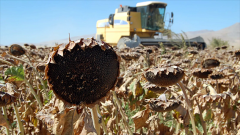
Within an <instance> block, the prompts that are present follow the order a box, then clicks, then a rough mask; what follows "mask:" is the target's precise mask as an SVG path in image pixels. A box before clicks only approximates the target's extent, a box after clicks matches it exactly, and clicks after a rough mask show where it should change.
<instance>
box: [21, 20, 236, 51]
mask: <svg viewBox="0 0 240 135" xmlns="http://www.w3.org/2000/svg"><path fill="white" fill-rule="evenodd" d="M185 33H186V34H187V36H188V38H189V39H190V38H194V37H197V36H201V37H202V38H203V39H204V41H205V42H206V43H207V44H209V40H211V39H212V38H213V37H216V38H221V39H222V40H226V41H228V42H229V45H230V46H235V47H237V48H240V23H235V24H233V25H232V26H229V27H226V28H224V29H221V30H218V31H213V30H199V31H188V32H185ZM91 37H95V34H89V35H81V36H76V37H71V40H72V41H76V40H79V39H80V38H91ZM68 41H69V39H68V38H66V39H60V40H52V41H47V42H41V43H33V44H35V45H37V46H45V45H46V46H54V45H55V43H58V44H60V43H68ZM19 44H20V45H23V44H24V43H19ZM29 44H30V43H29Z"/></svg>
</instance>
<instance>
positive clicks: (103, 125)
mask: <svg viewBox="0 0 240 135" xmlns="http://www.w3.org/2000/svg"><path fill="white" fill-rule="evenodd" d="M96 106H97V112H98V114H100V115H101V111H100V109H99V105H96ZM101 125H102V128H103V132H104V133H105V134H106V135H107V134H108V132H107V128H106V125H105V123H104V122H103V120H101Z"/></svg>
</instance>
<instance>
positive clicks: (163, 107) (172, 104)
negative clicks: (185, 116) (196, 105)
mask: <svg viewBox="0 0 240 135" xmlns="http://www.w3.org/2000/svg"><path fill="white" fill-rule="evenodd" d="M145 102H147V103H149V108H150V109H151V110H153V111H156V112H169V111H172V110H174V109H176V108H177V107H178V106H179V105H180V104H181V102H180V101H178V100H176V99H170V100H167V101H164V100H161V99H158V98H151V99H145Z"/></svg>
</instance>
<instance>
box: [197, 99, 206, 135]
mask: <svg viewBox="0 0 240 135" xmlns="http://www.w3.org/2000/svg"><path fill="white" fill-rule="evenodd" d="M195 101H196V103H197V106H198V109H199V112H200V115H199V116H200V121H201V124H202V127H203V135H207V127H206V122H205V121H204V119H203V114H202V112H203V111H202V109H201V108H200V105H199V102H198V100H196V99H195Z"/></svg>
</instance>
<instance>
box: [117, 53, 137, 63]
mask: <svg viewBox="0 0 240 135" xmlns="http://www.w3.org/2000/svg"><path fill="white" fill-rule="evenodd" d="M140 56H141V54H140V53H137V52H131V53H122V54H121V58H123V59H124V60H127V61H129V60H137V59H138V58H139V57H140Z"/></svg>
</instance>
